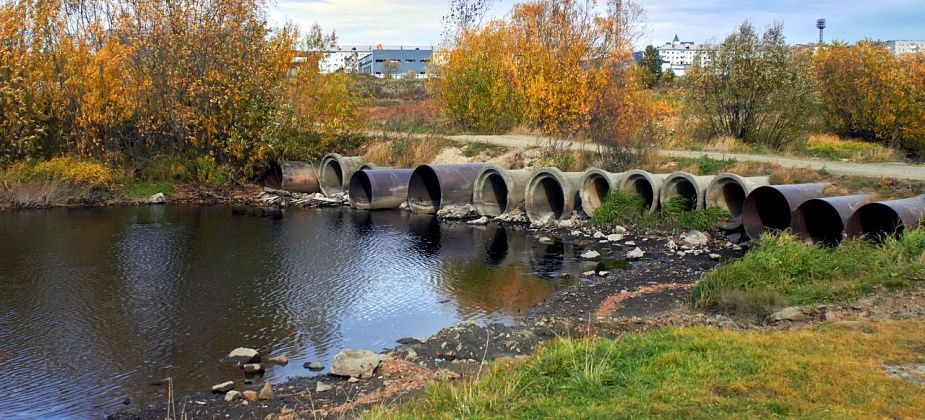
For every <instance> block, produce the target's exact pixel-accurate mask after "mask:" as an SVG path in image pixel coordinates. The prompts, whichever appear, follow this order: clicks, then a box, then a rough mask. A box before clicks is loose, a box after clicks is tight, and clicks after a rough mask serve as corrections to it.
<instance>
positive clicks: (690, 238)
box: [684, 230, 710, 247]
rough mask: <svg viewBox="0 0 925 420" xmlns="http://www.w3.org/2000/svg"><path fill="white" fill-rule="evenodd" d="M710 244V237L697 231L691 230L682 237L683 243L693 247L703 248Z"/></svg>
mask: <svg viewBox="0 0 925 420" xmlns="http://www.w3.org/2000/svg"><path fill="white" fill-rule="evenodd" d="M709 242H710V236H709V235H707V234H706V233H703V232H701V231H699V230H692V231H690V232H687V233H686V234H685V235H684V243H685V244H687V245H690V246H693V247H699V246H705V245H706V244H708V243H709Z"/></svg>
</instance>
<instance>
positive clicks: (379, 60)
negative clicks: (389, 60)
mask: <svg viewBox="0 0 925 420" xmlns="http://www.w3.org/2000/svg"><path fill="white" fill-rule="evenodd" d="M383 61H385V60H383V59H381V58H377V59H376V62H377V63H381V62H383Z"/></svg>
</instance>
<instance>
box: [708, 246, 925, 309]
mask: <svg viewBox="0 0 925 420" xmlns="http://www.w3.org/2000/svg"><path fill="white" fill-rule="evenodd" d="M923 251H925V229H913V230H909V231H906V232H905V234H904V235H903V237H902V238H901V239H892V238H891V239H887V240H886V242H885V243H883V244H882V245H880V246H878V245H875V244H873V243H870V242H868V241H866V240H852V241H847V242H844V243H842V244H841V245H840V246H838V247H836V248H827V247H823V246H810V245H807V244H805V243H803V242H801V241H800V240H799V239H797V238H796V237H794V236H792V235H790V234H778V235H775V234H769V235H765V236H763V237H762V239H761V240H760V241H759V242H758V244H757V246H756V247H755V248H753V249H751V250H750V251H749V252H748V253H747V254H745V256H744V257H742V259H741V260H738V261H733V262H730V263H728V264H726V265H723V266H720V267H718V268H717V269H715V270H713V271H711V272H709V273H707V274H706V275H705V276H704V278H703V280H702V281H701V282H700V283H699V284H698V285H697V286H696V287H695V288H694V290H693V293H692V297H691V298H692V300H693V304H694V307H695V308H698V309H710V310H712V309H716V310H721V311H725V312H731V313H740V314H753V315H758V316H762V315H766V314H767V313H770V311H772V310H774V309H775V308H777V307H780V306H783V305H807V304H817V303H826V302H832V301H841V300H847V299H853V298H858V297H860V296H863V295H867V294H870V293H871V292H873V291H874V290H875V289H876V288H878V287H887V288H899V287H903V286H907V285H909V284H911V283H912V282H915V281H919V280H921V279H923V276H925V260H923V254H922V253H923Z"/></svg>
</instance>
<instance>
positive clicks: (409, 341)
mask: <svg viewBox="0 0 925 420" xmlns="http://www.w3.org/2000/svg"><path fill="white" fill-rule="evenodd" d="M395 342H397V343H398V344H404V345H406V346H410V345H412V344H422V342H421V340H418V339H417V338H414V337H405V338H399V339H398V340H395Z"/></svg>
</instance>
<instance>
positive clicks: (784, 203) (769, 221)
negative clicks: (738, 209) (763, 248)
mask: <svg viewBox="0 0 925 420" xmlns="http://www.w3.org/2000/svg"><path fill="white" fill-rule="evenodd" d="M827 186H828V184H793V185H765V186H762V187H758V188H755V190H754V191H752V192H751V193H750V194H748V197H746V198H745V203H744V204H743V205H742V224H743V225H745V233H747V234H748V236H749V237H750V238H752V239H758V238H759V237H761V233H762V232H764V231H765V230H774V231H782V230H784V229H788V228H790V222H791V221H792V220H793V212H794V211H796V209H797V207H800V204H803V202H805V201H806V200H811V199H813V198H818V197H820V196H822V192H823V191H824V190H825V188H826V187H827Z"/></svg>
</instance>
